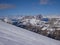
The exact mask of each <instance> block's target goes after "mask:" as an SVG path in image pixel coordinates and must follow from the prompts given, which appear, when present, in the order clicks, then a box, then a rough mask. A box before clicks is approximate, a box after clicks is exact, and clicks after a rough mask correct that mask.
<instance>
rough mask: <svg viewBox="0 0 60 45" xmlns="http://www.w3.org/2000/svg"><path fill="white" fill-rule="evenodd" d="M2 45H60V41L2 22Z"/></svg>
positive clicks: (0, 42) (0, 33) (0, 27)
mask: <svg viewBox="0 0 60 45" xmlns="http://www.w3.org/2000/svg"><path fill="white" fill-rule="evenodd" d="M0 45H60V41H57V40H54V39H50V38H48V37H45V36H42V35H39V34H36V33H34V32H30V31H28V30H25V29H22V28H19V27H16V26H13V25H10V24H7V23H4V22H2V21H0Z"/></svg>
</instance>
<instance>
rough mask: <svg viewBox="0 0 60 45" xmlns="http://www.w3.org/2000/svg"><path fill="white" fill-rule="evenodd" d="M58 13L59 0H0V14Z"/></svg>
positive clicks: (59, 11) (59, 10) (59, 12)
mask: <svg viewBox="0 0 60 45" xmlns="http://www.w3.org/2000/svg"><path fill="white" fill-rule="evenodd" d="M38 14H42V15H60V0H0V16H10V15H11V16H13V15H14V16H15V15H38Z"/></svg>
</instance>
